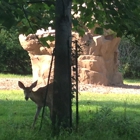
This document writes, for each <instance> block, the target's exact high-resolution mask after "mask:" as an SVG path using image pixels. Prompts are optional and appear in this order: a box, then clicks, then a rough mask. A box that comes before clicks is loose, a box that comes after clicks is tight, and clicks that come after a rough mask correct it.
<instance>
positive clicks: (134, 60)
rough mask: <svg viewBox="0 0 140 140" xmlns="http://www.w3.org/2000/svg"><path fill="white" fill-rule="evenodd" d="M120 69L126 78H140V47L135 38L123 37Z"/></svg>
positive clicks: (120, 47) (120, 50)
mask: <svg viewBox="0 0 140 140" xmlns="http://www.w3.org/2000/svg"><path fill="white" fill-rule="evenodd" d="M119 52H120V71H121V72H122V73H123V76H124V77H125V78H140V49H139V46H138V45H136V44H135V43H134V41H133V38H132V37H131V39H128V38H122V41H121V43H120V46H119Z"/></svg>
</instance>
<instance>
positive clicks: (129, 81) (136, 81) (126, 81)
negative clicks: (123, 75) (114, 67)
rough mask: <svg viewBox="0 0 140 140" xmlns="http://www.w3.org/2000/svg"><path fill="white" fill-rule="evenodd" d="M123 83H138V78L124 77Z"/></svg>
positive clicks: (139, 81) (139, 82) (139, 83)
mask: <svg viewBox="0 0 140 140" xmlns="http://www.w3.org/2000/svg"><path fill="white" fill-rule="evenodd" d="M123 82H124V84H131V85H140V79H124V81H123Z"/></svg>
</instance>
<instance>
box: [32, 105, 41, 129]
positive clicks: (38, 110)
mask: <svg viewBox="0 0 140 140" xmlns="http://www.w3.org/2000/svg"><path fill="white" fill-rule="evenodd" d="M41 109H42V107H41V106H37V109H36V114H35V116H34V122H33V125H32V126H33V127H34V125H35V122H36V120H37V118H38V115H39V113H40V111H41Z"/></svg>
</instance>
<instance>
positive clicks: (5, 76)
mask: <svg viewBox="0 0 140 140" xmlns="http://www.w3.org/2000/svg"><path fill="white" fill-rule="evenodd" d="M31 77H32V75H17V74H3V73H0V78H31Z"/></svg>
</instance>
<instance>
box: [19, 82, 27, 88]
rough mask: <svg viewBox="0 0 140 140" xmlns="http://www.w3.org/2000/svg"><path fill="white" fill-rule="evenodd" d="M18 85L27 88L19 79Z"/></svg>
mask: <svg viewBox="0 0 140 140" xmlns="http://www.w3.org/2000/svg"><path fill="white" fill-rule="evenodd" d="M18 86H19V87H20V88H22V89H24V88H25V86H24V84H23V83H22V82H20V81H18Z"/></svg>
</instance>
